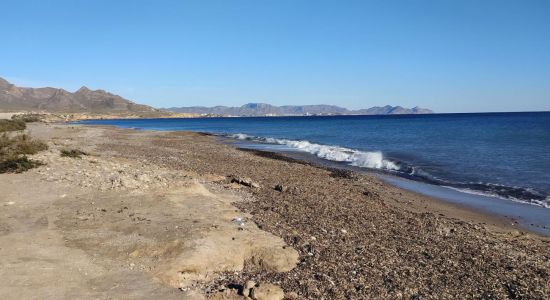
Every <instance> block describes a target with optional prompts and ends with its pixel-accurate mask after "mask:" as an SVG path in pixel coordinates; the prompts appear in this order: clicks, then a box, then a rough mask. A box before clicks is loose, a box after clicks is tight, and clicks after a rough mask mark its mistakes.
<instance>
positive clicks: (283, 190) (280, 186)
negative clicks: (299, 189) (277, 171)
mask: <svg viewBox="0 0 550 300" xmlns="http://www.w3.org/2000/svg"><path fill="white" fill-rule="evenodd" d="M275 190H276V191H279V192H281V193H284V192H286V191H288V187H286V186H284V185H282V184H277V185H276V186H275Z"/></svg>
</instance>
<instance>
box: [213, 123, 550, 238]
mask: <svg viewBox="0 0 550 300" xmlns="http://www.w3.org/2000/svg"><path fill="white" fill-rule="evenodd" d="M203 134H208V135H212V134H210V133H203ZM212 136H214V137H217V138H220V140H221V142H222V143H226V144H228V145H231V146H233V147H236V148H237V149H240V150H244V151H250V152H252V153H255V154H257V155H260V156H266V157H270V156H272V157H273V158H275V159H281V160H284V159H285V158H286V159H291V160H297V161H302V162H305V163H307V164H310V165H312V166H315V167H319V168H325V169H329V170H330V169H340V170H344V171H349V172H356V173H358V174H366V175H368V176H374V177H376V178H378V179H380V180H381V181H383V182H384V183H385V184H388V185H390V186H392V187H394V188H398V189H402V190H405V191H407V192H411V193H414V194H416V195H418V196H419V197H425V198H427V199H430V200H433V201H431V204H430V205H431V206H432V207H434V206H435V207H440V209H442V210H443V211H446V212H447V213H448V214H451V215H453V216H454V217H456V218H466V219H467V220H469V221H474V222H477V223H486V222H489V223H490V224H491V226H492V227H494V228H495V229H497V230H500V231H513V230H524V231H526V232H529V233H531V234H535V235H540V236H542V237H550V228H549V227H548V224H533V222H535V221H533V220H531V219H529V218H528V217H527V218H526V217H525V216H520V215H514V213H516V211H515V209H517V208H522V207H523V209H524V210H528V211H529V210H533V211H536V210H540V211H543V209H547V208H544V207H538V206H536V205H534V204H528V203H525V202H514V201H513V200H510V199H504V198H499V197H495V196H490V195H477V194H469V193H466V192H464V191H461V190H453V189H450V188H449V191H445V189H446V188H447V187H445V186H440V185H436V184H432V183H429V182H423V181H420V180H414V179H409V178H407V177H401V176H398V175H394V174H390V173H387V172H383V171H378V172H377V171H373V170H366V169H361V168H359V167H352V166H349V165H345V164H342V163H340V162H333V161H327V160H324V159H321V158H318V157H316V156H314V155H312V154H309V153H305V152H300V151H277V150H275V149H271V148H268V147H265V148H264V147H262V148H258V147H257V146H258V145H259V144H254V143H249V142H242V141H239V140H233V139H231V138H227V137H219V136H217V135H212ZM262 153H264V154H262ZM269 153H273V154H275V155H269ZM403 183H410V184H403ZM423 186H424V187H423ZM430 189H437V190H439V191H438V192H436V193H434V192H429V190H430ZM427 190H428V192H427ZM441 191H443V192H441ZM452 194H457V195H458V196H456V195H453V196H454V198H456V199H453V198H452V197H451V195H452ZM468 198H474V200H470V201H465V200H464V199H468ZM483 198H487V199H490V200H494V201H493V202H494V203H492V204H493V205H495V206H498V207H499V208H500V209H494V208H493V209H491V208H488V207H483V206H484V203H485V202H487V200H485V201H484V199H483ZM434 201H435V202H434ZM478 201H480V202H481V203H476V202H478ZM500 201H504V202H502V203H501V202H500ZM443 207H445V208H443ZM504 207H509V208H508V209H505V208H504ZM456 210H458V212H457V211H456ZM497 211H500V212H501V213H498V212H497ZM518 220H519V221H518Z"/></svg>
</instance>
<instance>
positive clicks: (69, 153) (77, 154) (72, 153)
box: [61, 149, 88, 158]
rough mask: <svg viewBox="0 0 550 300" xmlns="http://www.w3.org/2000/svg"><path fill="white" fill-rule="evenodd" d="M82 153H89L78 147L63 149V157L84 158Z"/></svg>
mask: <svg viewBox="0 0 550 300" xmlns="http://www.w3.org/2000/svg"><path fill="white" fill-rule="evenodd" d="M82 155H88V153H86V152H84V151H81V150H78V149H71V150H68V149H64V150H61V156H63V157H72V158H82Z"/></svg>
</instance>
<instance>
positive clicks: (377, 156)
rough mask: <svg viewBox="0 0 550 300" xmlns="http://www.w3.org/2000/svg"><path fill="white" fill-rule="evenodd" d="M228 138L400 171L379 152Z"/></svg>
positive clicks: (252, 138)
mask: <svg viewBox="0 0 550 300" xmlns="http://www.w3.org/2000/svg"><path fill="white" fill-rule="evenodd" d="M228 137H231V138H234V139H239V140H248V141H254V142H261V143H269V144H278V145H285V146H287V147H289V148H293V149H297V150H300V151H304V152H308V153H311V154H313V155H315V156H317V157H319V158H322V159H326V160H331V161H337V162H346V163H348V164H350V165H352V166H355V167H361V168H371V169H382V170H389V171H398V170H399V169H400V166H399V164H398V163H396V162H393V161H391V160H388V159H385V158H384V155H383V154H382V152H380V151H374V152H365V151H359V150H355V149H349V148H344V147H340V146H329V145H320V144H315V143H311V142H308V141H297V140H288V139H276V138H269V137H268V138H264V137H255V136H250V135H247V134H242V133H238V134H231V135H228Z"/></svg>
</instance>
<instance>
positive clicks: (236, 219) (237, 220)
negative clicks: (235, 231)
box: [232, 217, 245, 227]
mask: <svg viewBox="0 0 550 300" xmlns="http://www.w3.org/2000/svg"><path fill="white" fill-rule="evenodd" d="M232 221H233V222H234V223H237V224H238V225H239V226H240V227H244V225H245V221H244V219H243V218H241V217H236V218H233V220H232Z"/></svg>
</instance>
